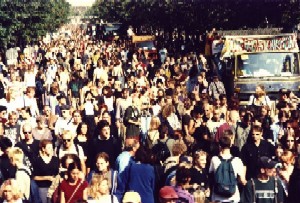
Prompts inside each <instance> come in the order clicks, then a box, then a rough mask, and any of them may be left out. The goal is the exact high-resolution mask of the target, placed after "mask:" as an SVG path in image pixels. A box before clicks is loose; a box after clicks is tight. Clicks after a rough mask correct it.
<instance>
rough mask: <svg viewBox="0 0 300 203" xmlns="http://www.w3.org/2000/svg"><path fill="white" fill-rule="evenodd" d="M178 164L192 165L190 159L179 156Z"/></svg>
mask: <svg viewBox="0 0 300 203" xmlns="http://www.w3.org/2000/svg"><path fill="white" fill-rule="evenodd" d="M179 163H187V164H192V157H189V156H180V157H179Z"/></svg>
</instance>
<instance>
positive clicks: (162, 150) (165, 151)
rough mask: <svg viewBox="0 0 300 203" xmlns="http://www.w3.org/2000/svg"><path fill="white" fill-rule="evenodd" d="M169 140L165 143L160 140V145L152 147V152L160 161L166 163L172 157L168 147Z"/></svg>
mask: <svg viewBox="0 0 300 203" xmlns="http://www.w3.org/2000/svg"><path fill="white" fill-rule="evenodd" d="M168 140H169V138H168V139H167V140H166V141H165V142H161V141H160V140H158V143H157V144H155V145H154V146H153V147H152V152H153V154H154V155H155V157H156V159H157V160H159V161H162V162H165V161H166V159H167V158H168V157H169V156H171V153H170V150H169V148H168V146H167V142H168Z"/></svg>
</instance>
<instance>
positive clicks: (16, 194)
mask: <svg viewBox="0 0 300 203" xmlns="http://www.w3.org/2000/svg"><path fill="white" fill-rule="evenodd" d="M7 186H11V193H12V197H13V200H18V199H20V198H22V196H23V194H22V192H21V189H20V188H19V186H18V184H17V182H16V180H14V179H8V180H5V181H4V182H3V183H2V185H1V188H0V197H2V198H3V194H4V190H5V188H6V187H7Z"/></svg>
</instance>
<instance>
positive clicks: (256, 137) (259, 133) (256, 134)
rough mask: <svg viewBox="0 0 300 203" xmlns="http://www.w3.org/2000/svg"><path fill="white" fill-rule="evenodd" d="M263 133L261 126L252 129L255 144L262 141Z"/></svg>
mask: <svg viewBox="0 0 300 203" xmlns="http://www.w3.org/2000/svg"><path fill="white" fill-rule="evenodd" d="M262 135H263V131H262V128H261V127H260V126H253V127H252V139H253V141H254V142H259V141H260V140H261V139H262Z"/></svg>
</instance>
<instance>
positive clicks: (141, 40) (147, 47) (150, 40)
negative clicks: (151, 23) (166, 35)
mask: <svg viewBox="0 0 300 203" xmlns="http://www.w3.org/2000/svg"><path fill="white" fill-rule="evenodd" d="M132 43H133V44H134V49H135V50H137V51H143V52H144V54H145V57H146V59H147V60H150V59H153V60H154V59H157V58H158V54H157V49H156V47H155V36H153V35H140V36H137V35H135V36H132Z"/></svg>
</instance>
